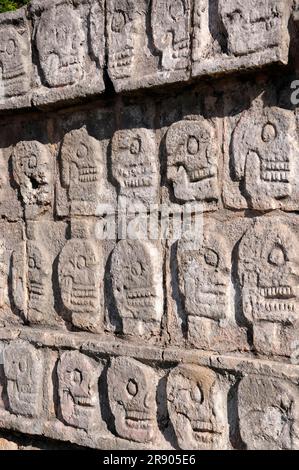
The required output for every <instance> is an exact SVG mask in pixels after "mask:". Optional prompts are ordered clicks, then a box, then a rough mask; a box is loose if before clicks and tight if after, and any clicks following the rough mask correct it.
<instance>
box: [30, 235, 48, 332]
mask: <svg viewBox="0 0 299 470" xmlns="http://www.w3.org/2000/svg"><path fill="white" fill-rule="evenodd" d="M27 262H28V313H27V319H28V320H29V321H30V323H36V322H39V321H40V320H44V321H45V317H46V312H47V311H48V306H49V305H48V304H49V289H50V285H51V284H50V282H51V274H52V271H51V263H50V259H49V257H48V255H47V251H46V250H45V248H44V247H42V246H41V244H39V243H38V242H35V241H32V240H30V241H28V242H27Z"/></svg>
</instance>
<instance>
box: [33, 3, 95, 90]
mask: <svg viewBox="0 0 299 470" xmlns="http://www.w3.org/2000/svg"><path fill="white" fill-rule="evenodd" d="M34 38H35V43H36V47H37V51H38V57H39V63H40V67H41V70H42V72H43V81H44V83H45V84H46V85H47V86H48V87H51V88H52V87H61V86H65V85H73V84H75V83H77V82H79V81H80V80H82V78H83V76H84V47H83V44H84V42H85V40H86V39H85V34H84V30H83V23H82V20H81V18H80V15H79V13H78V12H77V11H76V10H75V9H74V8H73V6H72V5H71V4H69V3H67V2H65V1H64V2H56V4H55V3H53V4H52V5H51V4H48V5H47V8H46V9H44V10H43V11H42V13H41V16H40V19H39V21H38V23H37V25H36V27H35V35H34Z"/></svg>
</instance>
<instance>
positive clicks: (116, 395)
mask: <svg viewBox="0 0 299 470" xmlns="http://www.w3.org/2000/svg"><path fill="white" fill-rule="evenodd" d="M107 381H108V395H109V404H110V408H111V411H112V413H113V415H114V418H115V430H116V432H117V434H118V435H119V436H120V437H122V438H124V439H127V440H132V441H136V442H144V443H145V442H152V441H153V440H154V439H155V436H156V433H157V421H156V419H157V418H156V413H157V405H156V396H155V395H156V382H157V379H156V377H155V373H154V371H153V369H151V368H150V367H148V366H145V365H144V364H141V363H140V362H137V361H135V360H134V359H129V358H125V357H118V358H113V359H112V360H111V365H110V367H109V369H108V373H107Z"/></svg>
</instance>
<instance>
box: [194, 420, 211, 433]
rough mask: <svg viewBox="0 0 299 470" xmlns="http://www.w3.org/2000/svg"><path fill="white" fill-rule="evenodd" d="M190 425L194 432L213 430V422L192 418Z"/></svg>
mask: <svg viewBox="0 0 299 470" xmlns="http://www.w3.org/2000/svg"><path fill="white" fill-rule="evenodd" d="M191 426H192V429H193V431H195V432H214V426H213V424H212V423H210V422H207V421H197V420H193V421H192V422H191Z"/></svg>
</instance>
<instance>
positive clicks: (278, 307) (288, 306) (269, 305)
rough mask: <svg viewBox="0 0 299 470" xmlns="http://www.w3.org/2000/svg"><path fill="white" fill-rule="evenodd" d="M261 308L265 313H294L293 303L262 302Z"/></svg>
mask: <svg viewBox="0 0 299 470" xmlns="http://www.w3.org/2000/svg"><path fill="white" fill-rule="evenodd" d="M262 307H264V309H265V310H266V311H267V312H273V311H274V312H278V311H279V312H294V311H295V305H294V304H293V303H289V302H278V301H272V302H264V303H263V304H262Z"/></svg>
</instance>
